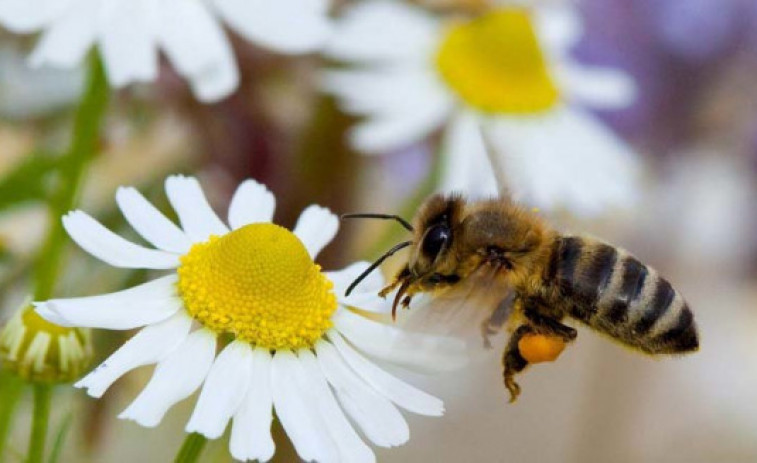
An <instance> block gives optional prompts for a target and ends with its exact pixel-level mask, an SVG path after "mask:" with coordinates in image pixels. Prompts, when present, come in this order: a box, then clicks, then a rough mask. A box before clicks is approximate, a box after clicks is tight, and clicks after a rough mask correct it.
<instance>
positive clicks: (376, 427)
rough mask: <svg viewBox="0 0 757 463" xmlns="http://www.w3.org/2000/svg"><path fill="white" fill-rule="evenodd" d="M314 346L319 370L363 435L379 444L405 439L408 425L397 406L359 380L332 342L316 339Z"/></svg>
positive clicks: (407, 435) (405, 440) (389, 445)
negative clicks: (317, 340)
mask: <svg viewBox="0 0 757 463" xmlns="http://www.w3.org/2000/svg"><path fill="white" fill-rule="evenodd" d="M315 349H316V358H317V359H318V364H319V365H320V367H321V371H323V374H324V375H325V376H326V379H327V380H328V382H329V384H331V386H332V387H333V388H334V391H335V392H336V395H337V398H338V399H339V403H341V404H342V407H344V409H345V411H346V412H347V413H348V414H349V415H350V417H351V418H352V420H353V421H355V423H357V424H358V426H360V429H362V430H363V433H364V434H365V436H366V437H367V438H368V439H370V440H371V442H373V443H374V444H376V445H378V446H380V447H394V446H397V445H401V444H404V443H405V442H407V440H408V439H409V438H410V428H409V427H408V425H407V422H406V421H405V419H404V418H403V417H402V414H401V413H400V412H399V410H397V408H396V407H395V406H394V405H392V403H391V402H390V401H388V400H387V399H385V398H384V397H382V396H380V395H379V394H378V393H377V392H375V391H374V390H373V389H372V388H371V387H369V386H368V385H367V384H365V383H363V382H362V381H361V380H360V378H358V376H357V375H355V373H354V372H352V370H350V369H349V367H347V365H345V364H344V361H343V360H342V359H341V358H340V357H339V353H338V352H337V351H336V349H335V348H334V346H332V345H331V344H329V343H328V342H325V341H319V342H318V343H317V344H316V346H315Z"/></svg>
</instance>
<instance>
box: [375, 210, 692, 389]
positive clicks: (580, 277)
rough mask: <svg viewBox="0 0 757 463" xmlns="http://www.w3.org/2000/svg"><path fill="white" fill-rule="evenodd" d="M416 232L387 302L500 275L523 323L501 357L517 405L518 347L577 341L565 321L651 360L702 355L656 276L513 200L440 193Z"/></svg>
mask: <svg viewBox="0 0 757 463" xmlns="http://www.w3.org/2000/svg"><path fill="white" fill-rule="evenodd" d="M413 228H414V238H413V240H412V245H411V246H412V247H411V255H410V258H409V260H408V263H407V265H406V266H405V267H404V268H403V269H402V271H400V273H399V274H398V275H397V278H396V279H395V281H394V283H393V284H392V285H390V286H389V287H387V288H386V289H385V290H384V291H383V294H386V293H388V292H389V291H390V290H391V289H392V288H394V287H397V286H399V287H400V290H399V292H398V294H397V298H396V299H395V301H396V302H402V305H403V306H405V307H407V306H408V305H409V303H410V300H411V299H412V296H413V294H416V293H419V292H430V293H431V294H437V295H438V294H442V293H445V292H447V293H449V292H454V291H455V290H456V289H457V288H459V287H460V286H462V285H461V283H462V282H464V281H466V280H468V279H470V278H476V275H477V274H478V273H479V271H480V270H481V269H482V268H487V269H493V275H494V277H493V278H494V279H496V280H497V285H495V286H493V288H501V289H502V290H504V288H510V289H512V290H513V291H514V293H515V298H514V310H513V312H514V313H513V315H512V316H511V318H512V319H514V320H516V321H517V322H518V323H520V326H518V327H517V329H515V330H514V332H513V334H512V336H511V337H510V341H509V343H508V345H507V347H506V349H505V353H504V357H503V363H504V368H505V384H506V385H507V387H508V389H509V390H510V393H511V398H512V400H514V399H515V397H517V395H518V394H519V391H520V388H519V387H518V385H517V383H516V382H515V381H514V375H515V374H516V373H518V372H520V371H522V370H523V369H524V368H525V367H526V366H527V365H528V361H527V360H526V359H525V358H523V356H521V354H520V352H519V349H518V342H519V340H520V339H521V338H523V337H524V336H527V335H530V334H537V335H538V334H541V335H545V336H556V337H560V338H562V339H563V340H564V341H565V342H570V341H572V340H573V339H575V337H576V331H575V330H574V329H573V328H570V327H568V326H565V325H563V324H562V321H563V320H564V319H565V318H566V317H568V318H570V319H575V320H578V321H580V322H582V323H584V324H585V325H588V326H589V327H591V328H593V329H594V330H596V331H599V332H601V333H604V334H606V335H608V336H610V337H611V338H612V339H614V340H617V341H619V342H621V343H623V344H625V345H627V346H629V347H632V348H634V349H637V350H640V351H643V352H645V353H648V354H677V353H685V352H690V351H695V350H697V349H698V337H697V330H696V326H695V324H694V318H693V315H692V313H691V310H690V309H689V307H688V305H687V304H686V302H685V301H684V299H683V297H682V296H681V295H680V294H679V293H678V292H677V291H676V290H675V289H673V287H672V286H671V284H670V283H669V282H668V281H667V280H665V279H664V278H662V277H661V276H659V275H658V274H657V272H656V271H655V270H653V269H652V268H650V267H648V266H646V265H644V264H642V263H641V262H639V261H638V260H637V259H636V258H634V257H633V256H631V255H630V254H629V253H628V252H626V251H625V250H623V249H621V248H617V247H614V246H611V245H608V244H605V243H603V242H601V241H599V240H596V239H593V238H590V237H586V236H570V235H561V234H560V233H558V232H557V231H555V230H554V229H552V228H551V227H549V226H548V225H546V223H545V222H544V221H543V220H542V219H541V218H540V217H539V216H538V215H536V214H534V213H531V212H529V211H526V210H524V209H522V208H520V207H519V206H517V205H516V204H514V203H512V202H511V201H510V200H509V199H506V198H505V199H503V198H498V199H492V200H485V201H475V202H469V201H466V200H464V199H462V198H461V197H458V196H441V195H436V196H433V197H431V198H429V199H428V200H427V201H426V202H425V204H424V205H423V206H422V207H421V210H420V211H419V213H418V214H417V215H416V217H415V219H414V227H413ZM489 274H492V273H491V272H490V273H489ZM491 290H492V289H489V291H491ZM502 298H504V294H503V295H502Z"/></svg>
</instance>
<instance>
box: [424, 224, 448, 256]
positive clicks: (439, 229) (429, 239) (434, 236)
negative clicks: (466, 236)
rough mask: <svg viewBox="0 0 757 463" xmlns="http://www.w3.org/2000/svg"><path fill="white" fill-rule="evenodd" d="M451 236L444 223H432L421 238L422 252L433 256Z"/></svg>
mask: <svg viewBox="0 0 757 463" xmlns="http://www.w3.org/2000/svg"><path fill="white" fill-rule="evenodd" d="M451 237H452V233H451V232H450V229H449V227H448V226H446V225H434V226H433V227H432V228H431V229H430V230H429V231H428V232H426V236H425V237H424V238H423V248H422V249H423V253H424V254H426V255H427V256H429V257H431V258H434V257H436V256H437V255H438V254H439V252H440V251H441V250H442V248H444V247H445V246H446V245H447V243H448V242H449V240H450V238H451Z"/></svg>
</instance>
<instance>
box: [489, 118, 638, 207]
mask: <svg viewBox="0 0 757 463" xmlns="http://www.w3.org/2000/svg"><path fill="white" fill-rule="evenodd" d="M489 133H490V136H491V139H492V145H493V146H494V148H495V149H496V151H497V153H496V155H498V156H501V157H502V158H503V161H502V163H503V164H504V165H506V166H508V170H507V172H506V176H507V179H508V184H509V185H510V188H511V189H512V193H513V196H514V197H515V198H516V199H517V200H520V201H522V202H526V203H529V204H532V205H534V206H538V207H541V208H543V209H554V208H555V207H560V206H562V207H567V208H570V210H571V211H573V212H574V213H576V214H580V215H584V216H591V215H596V214H599V213H601V212H603V211H605V210H606V209H607V208H608V207H618V206H629V205H631V204H633V203H634V202H635V200H636V198H637V196H638V194H639V184H638V164H637V162H638V161H637V159H636V157H635V155H634V153H633V152H632V151H631V150H630V149H629V148H628V147H627V146H626V145H625V144H624V143H623V142H622V141H621V140H620V139H619V138H618V137H617V136H615V135H614V134H613V133H612V132H611V131H610V130H609V129H608V128H607V127H605V126H603V125H602V124H601V123H600V122H599V121H597V120H596V118H594V117H593V116H591V115H590V114H587V113H586V112H585V111H582V110H579V109H576V108H567V107H563V108H558V109H556V110H554V111H553V113H552V114H549V115H544V116H542V117H539V118H534V119H533V120H530V121H529V120H525V121H524V120H513V119H508V118H498V119H496V120H494V121H493V122H492V124H491V129H490V132H489ZM544 133H549V134H550V136H549V137H545V136H543V134H544Z"/></svg>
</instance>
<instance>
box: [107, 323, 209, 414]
mask: <svg viewBox="0 0 757 463" xmlns="http://www.w3.org/2000/svg"><path fill="white" fill-rule="evenodd" d="M215 353H216V338H215V335H214V334H213V333H211V332H210V331H208V330H206V329H201V330H197V331H195V332H194V333H192V334H190V335H189V336H188V337H187V338H186V339H185V340H184V342H182V343H181V345H179V347H177V348H176V349H175V350H174V351H173V352H172V353H171V354H170V355H169V356H168V357H166V358H165V359H163V360H162V361H161V362H160V363H159V364H158V366H157V367H156V368H155V372H154V373H153V375H152V378H151V379H150V382H149V383H147V386H146V387H145V388H144V390H143V391H142V393H141V394H139V396H138V397H137V398H136V400H134V402H132V403H131V405H129V407H128V408H127V409H126V410H124V411H123V412H122V413H121V414H120V415H119V416H118V417H119V418H121V419H128V420H134V421H136V422H137V423H139V424H140V425H142V426H145V427H148V428H152V427H155V426H157V425H158V424H159V423H160V421H161V420H162V419H163V415H165V414H166V412H167V411H168V409H169V408H171V407H172V406H173V405H174V404H175V403H177V402H179V401H181V400H183V399H186V398H187V397H189V396H190V395H191V394H192V393H193V392H194V391H195V390H197V388H198V387H200V384H202V381H203V380H204V379H205V376H206V375H207V373H208V370H209V369H210V366H211V365H212V363H213V358H214V357H215Z"/></svg>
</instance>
